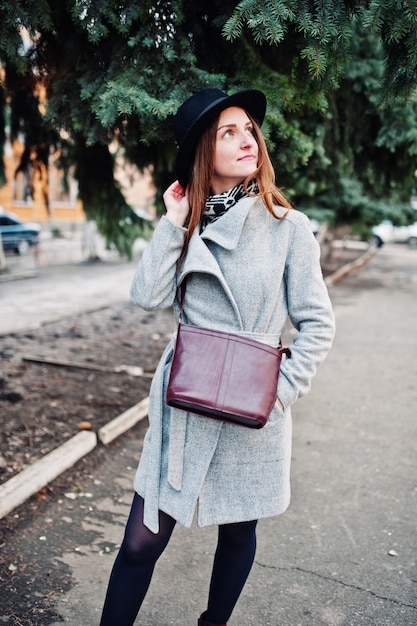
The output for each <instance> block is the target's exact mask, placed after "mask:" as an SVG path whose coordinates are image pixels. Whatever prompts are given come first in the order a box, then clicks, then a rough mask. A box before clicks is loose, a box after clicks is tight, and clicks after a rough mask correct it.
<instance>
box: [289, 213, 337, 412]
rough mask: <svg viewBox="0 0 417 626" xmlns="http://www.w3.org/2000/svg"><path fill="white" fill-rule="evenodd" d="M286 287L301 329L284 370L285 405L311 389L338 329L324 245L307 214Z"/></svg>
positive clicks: (295, 239)
mask: <svg viewBox="0 0 417 626" xmlns="http://www.w3.org/2000/svg"><path fill="white" fill-rule="evenodd" d="M285 286H286V297H287V304H288V314H289V317H290V320H291V322H292V324H293V326H294V327H295V329H296V331H298V332H297V333H296V335H295V337H294V342H293V346H292V348H291V352H292V355H291V358H289V359H285V361H284V362H283V364H282V367H281V372H280V379H279V385H278V396H279V399H280V400H281V402H282V404H283V405H284V407H286V406H289V405H291V404H293V403H294V402H295V401H296V400H297V399H298V398H300V397H302V396H304V395H305V394H306V393H307V392H308V391H309V389H310V386H311V380H312V378H313V377H314V375H315V374H316V371H317V368H318V366H319V365H320V363H321V362H322V361H323V360H324V358H325V356H326V355H327V353H328V351H329V350H330V348H331V345H332V341H333V337H334V332H335V320H334V314H333V308H332V305H331V302H330V298H329V294H328V292H327V287H326V285H325V283H324V280H323V275H322V270H321V265H320V247H319V245H318V242H317V241H316V238H315V237H314V235H313V233H312V232H311V228H310V226H309V224H308V221H307V219H306V217H305V216H304V215H301V217H300V220H299V221H298V224H297V226H296V227H295V228H294V232H293V236H292V239H291V241H290V244H289V249H288V255H287V262H286V268H285Z"/></svg>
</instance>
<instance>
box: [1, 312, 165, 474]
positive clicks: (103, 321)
mask: <svg viewBox="0 0 417 626" xmlns="http://www.w3.org/2000/svg"><path fill="white" fill-rule="evenodd" d="M173 329H174V320H173V315H172V312H171V311H157V312H150V313H147V312H145V311H142V310H141V309H139V308H138V307H136V306H134V305H133V304H121V305H118V306H112V307H109V308H106V309H102V310H100V311H96V312H94V313H89V314H85V315H80V316H76V317H70V318H68V319H65V320H62V321H59V322H54V323H51V324H48V325H46V326H44V327H42V328H40V329H37V330H34V331H31V332H29V333H22V334H13V335H7V336H4V337H2V339H1V347H0V364H1V375H0V429H1V435H0V483H3V482H5V481H6V480H8V479H9V478H11V477H12V476H13V475H15V474H16V473H18V472H20V471H21V470H22V469H24V468H25V467H27V466H28V465H30V464H31V463H33V462H34V461H35V460H37V459H39V458H41V457H42V456H44V455H45V454H47V453H48V452H50V451H51V450H53V449H54V448H56V447H57V446H59V445H61V444H62V443H64V442H65V441H66V440H67V439H69V438H70V437H72V436H73V435H75V434H76V433H77V432H78V431H79V430H80V428H82V427H85V426H88V424H89V425H90V428H91V429H92V430H95V431H97V430H98V429H99V428H100V427H101V426H104V425H105V424H106V423H107V422H109V421H110V420H111V419H113V418H115V417H117V415H119V414H120V413H122V412H123V411H125V410H127V409H128V408H130V407H131V406H133V405H134V404H136V403H137V402H139V401H140V400H142V399H143V398H144V397H146V396H147V395H148V393H149V387H150V382H151V374H152V372H153V371H154V370H155V367H156V365H157V363H158V360H159V358H160V356H161V353H162V351H163V350H164V348H165V346H166V344H167V341H168V338H169V337H170V336H171V333H172V330H173ZM34 357H35V358H37V357H40V362H37V361H36V360H31V359H33V358H34ZM42 361H44V362H42ZM57 362H59V363H66V365H60V364H57ZM120 366H128V367H126V368H125V367H122V368H121V371H119V372H118V371H115V370H116V369H117V368H120ZM137 368H141V370H143V373H144V376H137V375H135V374H137ZM126 369H127V371H125V370H126ZM83 422H84V424H83ZM86 423H87V424H86Z"/></svg>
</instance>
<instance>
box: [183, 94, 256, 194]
mask: <svg viewBox="0 0 417 626" xmlns="http://www.w3.org/2000/svg"><path fill="white" fill-rule="evenodd" d="M228 107H240V108H241V109H245V111H247V112H248V113H249V114H250V116H251V117H253V118H254V119H255V120H256V122H257V123H258V124H259V125H261V124H262V122H263V119H264V117H265V111H266V98H265V96H264V94H263V93H262V91H258V90H257V89H247V90H245V91H238V92H237V93H235V94H233V95H231V96H229V95H227V93H225V92H224V91H221V90H220V89H201V90H200V91H197V92H196V93H195V94H193V95H192V96H191V97H190V98H188V100H186V101H185V102H184V103H183V104H182V105H181V106H180V108H179V109H178V111H177V113H176V115H175V118H174V132H175V139H176V142H177V145H178V154H177V160H176V173H177V178H178V180H179V182H180V184H181V185H182V186H183V187H186V186H187V183H188V176H189V171H190V168H191V164H192V161H193V158H194V152H195V148H196V146H197V143H198V140H199V139H200V137H201V133H202V132H203V130H204V129H205V128H206V127H207V126H208V125H209V124H210V122H211V121H212V120H214V119H215V118H216V116H217V115H219V114H220V113H221V112H222V111H223V110H224V109H227V108H228Z"/></svg>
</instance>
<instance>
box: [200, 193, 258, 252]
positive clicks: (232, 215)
mask: <svg viewBox="0 0 417 626" xmlns="http://www.w3.org/2000/svg"><path fill="white" fill-rule="evenodd" d="M256 200H257V198H256V197H253V196H246V197H245V198H242V200H239V202H237V203H236V204H235V205H234V206H232V207H231V208H230V209H229V210H228V211H227V212H226V213H225V214H224V215H222V216H221V218H219V219H218V220H215V221H214V222H211V223H210V224H208V225H207V226H206V228H205V229H204V231H203V233H202V234H201V235H199V236H200V237H201V239H203V240H204V239H208V240H210V241H214V242H215V243H217V245H219V246H221V247H222V248H224V249H225V250H233V249H234V248H236V246H237V244H238V242H239V239H240V235H241V232H242V228H243V226H244V224H245V221H246V218H247V215H248V213H249V210H250V208H251V206H252V205H253V204H254V202H256Z"/></svg>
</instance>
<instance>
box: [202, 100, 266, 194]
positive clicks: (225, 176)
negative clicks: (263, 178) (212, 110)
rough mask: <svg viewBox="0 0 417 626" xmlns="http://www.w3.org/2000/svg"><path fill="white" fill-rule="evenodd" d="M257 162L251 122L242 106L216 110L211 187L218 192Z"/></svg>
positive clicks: (241, 178) (256, 148) (252, 168)
mask: <svg viewBox="0 0 417 626" xmlns="http://www.w3.org/2000/svg"><path fill="white" fill-rule="evenodd" d="M257 165H258V144H257V143H256V139H255V137H254V135H253V125H252V122H251V121H250V119H249V117H248V116H247V114H246V113H245V111H244V110H243V109H240V108H239V107H230V108H228V109H225V110H224V111H222V112H221V113H220V117H219V121H218V125H217V133H216V146H215V155H214V174H213V178H212V181H211V186H212V188H213V191H214V193H222V192H223V191H227V190H228V189H231V188H232V187H235V186H236V185H238V184H239V183H241V182H242V181H243V180H245V178H246V177H247V176H249V175H250V174H252V173H253V172H254V171H255V170H256V168H257Z"/></svg>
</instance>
